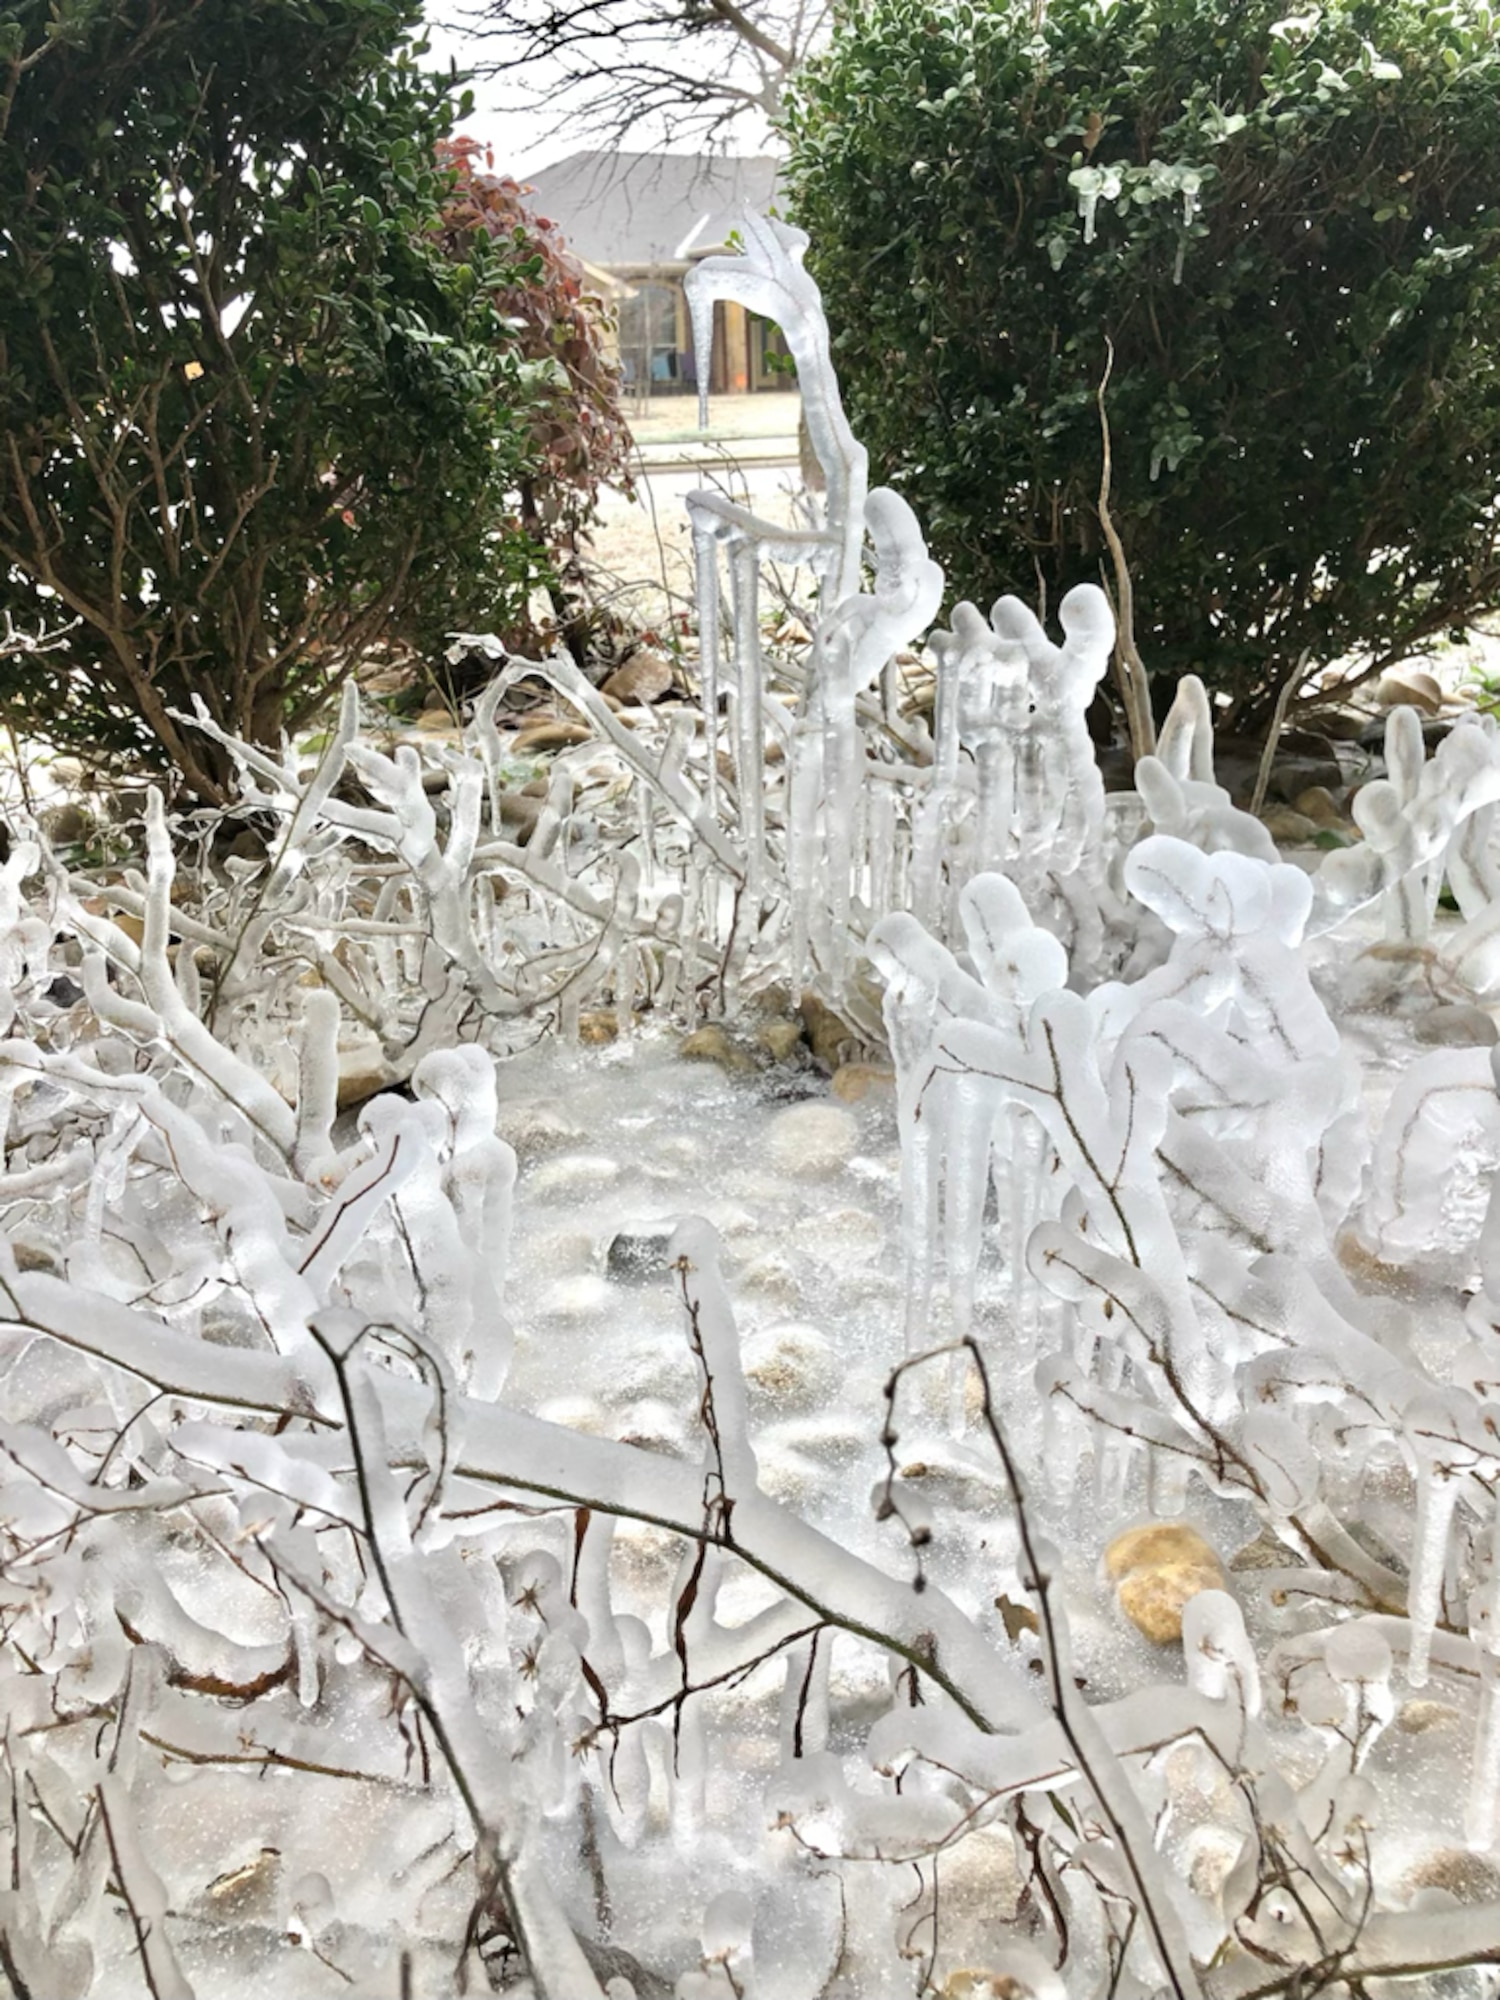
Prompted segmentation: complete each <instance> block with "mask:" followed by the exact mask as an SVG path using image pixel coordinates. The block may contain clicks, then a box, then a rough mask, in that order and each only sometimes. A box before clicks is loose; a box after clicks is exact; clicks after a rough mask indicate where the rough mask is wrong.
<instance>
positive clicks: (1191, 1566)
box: [1104, 1521, 1226, 1646]
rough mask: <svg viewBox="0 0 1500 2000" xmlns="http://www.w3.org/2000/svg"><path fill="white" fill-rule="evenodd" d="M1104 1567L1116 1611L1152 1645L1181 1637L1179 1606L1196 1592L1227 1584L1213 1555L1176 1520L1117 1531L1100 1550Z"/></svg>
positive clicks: (1193, 1531)
mask: <svg viewBox="0 0 1500 2000" xmlns="http://www.w3.org/2000/svg"><path fill="white" fill-rule="evenodd" d="M1104 1569H1105V1574H1106V1575H1107V1576H1108V1577H1109V1579H1110V1581H1111V1583H1113V1584H1114V1586H1115V1596H1116V1599H1117V1601H1118V1603H1119V1606H1120V1609H1121V1610H1122V1611H1123V1612H1124V1614H1125V1616H1126V1617H1127V1618H1128V1619H1129V1620H1130V1622H1131V1624H1132V1625H1134V1627H1135V1629H1136V1630H1137V1631H1138V1632H1139V1633H1140V1634H1141V1635H1142V1637H1143V1638H1146V1639H1149V1640H1150V1641H1151V1643H1152V1645H1154V1646H1171V1645H1175V1644H1176V1643H1177V1641H1178V1640H1180V1639H1181V1637H1182V1608H1183V1606H1184V1605H1185V1604H1186V1603H1187V1601H1188V1599H1189V1598H1191V1597H1196V1596H1197V1595H1198V1593H1199V1591H1200V1590H1223V1589H1225V1588H1226V1583H1225V1578H1224V1571H1223V1568H1222V1567H1221V1565H1220V1562H1219V1558H1218V1556H1217V1555H1216V1554H1215V1553H1214V1551H1213V1549H1212V1548H1210V1546H1209V1545H1208V1543H1207V1542H1206V1541H1205V1540H1204V1539H1203V1537H1202V1536H1201V1535H1200V1534H1199V1533H1198V1531H1197V1529H1196V1528H1190V1527H1188V1526H1186V1524H1185V1523H1183V1522H1180V1521H1153V1522H1149V1523H1147V1524H1146V1525H1145V1526H1142V1527H1139V1528H1128V1529H1127V1530H1126V1531H1125V1533H1124V1534H1123V1535H1116V1537H1115V1539H1114V1540H1113V1541H1112V1542H1111V1543H1110V1545H1109V1547H1108V1548H1107V1549H1106V1550H1105V1551H1104Z"/></svg>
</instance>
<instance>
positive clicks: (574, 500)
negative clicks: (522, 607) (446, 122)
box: [438, 137, 630, 550]
mask: <svg viewBox="0 0 1500 2000" xmlns="http://www.w3.org/2000/svg"><path fill="white" fill-rule="evenodd" d="M438 150H439V157H440V158H441V160H442V162H443V164H444V165H445V166H446V167H448V168H449V169H450V171H451V172H452V174H453V176H454V181H453V190H452V193H451V194H450V195H449V197H448V200H447V202H446V204H445V206H444V213H443V230H442V237H441V240H442V242H443V244H444V246H445V247H446V248H447V250H448V251H449V254H450V255H451V256H452V257H453V258H454V259H455V260H457V261H459V262H462V261H464V258H465V253H466V251H467V250H468V248H469V246H470V244H471V242H472V239H473V236H474V234H475V232H476V231H478V230H483V231H484V232H485V233H486V235H488V236H489V237H491V238H493V239H495V242H496V247H497V248H501V247H503V248H504V250H505V252H506V255H507V260H508V262H509V264H510V266H511V268H513V269H515V270H516V271H517V272H518V273H519V274H520V281H519V282H517V283H514V284H511V285H508V286H506V287H505V288H504V289H503V290H500V291H497V292H495V293H493V295H492V303H493V304H494V306H495V307H496V309H497V310H498V311H499V313H500V314H501V316H502V317H503V318H504V319H506V320H507V321H509V322H511V323H512V325H514V326H515V328H516V331H517V334H518V336H519V339H520V343H521V347H522V350H523V352H524V353H525V355H526V359H527V361H528V362H529V363H530V364H531V365H532V366H533V367H534V368H535V369H536V370H537V371H538V377H539V383H538V386H540V387H541V388H542V389H543V392H544V393H543V395H542V396H541V397H540V399H539V401H538V403H537V404H536V405H535V406H534V408H533V410H532V412H531V413H530V416H529V422H530V424H531V429H532V434H533V439H534V442H535V443H536V445H537V446H538V447H539V449H540V459H541V467H542V470H541V472H540V473H539V474H536V475H533V476H532V477H531V478H530V479H528V480H527V482H526V483H525V486H524V489H523V493H522V508H523V518H524V521H525V524H526V526H527V527H529V528H530V529H532V530H533V531H534V532H536V533H538V534H540V535H542V536H544V537H545V538H546V540H547V541H548V543H549V544H550V545H551V546H552V547H554V548H559V549H564V550H567V549H571V548H572V547H573V546H574V544H575V541H576V537H577V535H578V533H579V531H580V530H581V529H582V528H583V527H584V526H585V524H586V523H587V522H588V521H589V520H590V519H591V518H592V516H593V514H594V511H595V508H596V506H597V503H598V498H599V489H600V487H601V486H604V485H612V486H617V487H622V488H624V489H625V490H626V491H629V490H630V470H629V453H630V432H629V430H628V428H627V426H626V422H625V418H624V415H623V413H622V411H621V408H620V398H619V387H620V370H619V365H618V363H617V362H616V361H615V360H614V359H612V357H611V355H610V352H609V350H608V346H607V344H606V336H607V333H608V328H609V313H608V308H607V307H606V306H605V305H604V304H603V303H602V302H601V301H600V300H599V299H597V298H595V297H593V296H591V295H590V294H589V292H588V291H587V290H586V289H585V283H584V278H583V272H582V268H581V266H580V264H579V262H578V260H577V258H575V257H574V256H573V255H572V254H571V253H570V251H569V250H568V248H567V245H566V244H565V242H564V240H563V236H562V232H561V230H559V229H558V228H557V226H556V224H555V223H552V222H548V221H547V220H546V219H545V218H544V217H542V216H539V215H537V214H535V213H534V211H533V210H532V209H531V208H530V207H529V206H528V205H527V201H526V190H525V189H524V188H523V187H522V186H521V184H520V183H519V182H518V181H515V180H513V179H511V178H510V177H509V176H508V175H502V174H496V173H494V172H493V171H492V168H493V165H494V159H493V155H492V154H491V153H490V152H489V150H488V149H487V148H486V147H483V146H481V145H480V144H479V142H478V141H477V140H475V139H468V138H463V137H459V138H454V139H448V140H444V141H443V142H442V143H441V145H440V146H439V149H438ZM481 162H482V163H483V164H481ZM549 383H550V391H551V392H550V393H546V391H547V389H548V386H549Z"/></svg>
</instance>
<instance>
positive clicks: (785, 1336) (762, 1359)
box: [741, 1321, 839, 1410]
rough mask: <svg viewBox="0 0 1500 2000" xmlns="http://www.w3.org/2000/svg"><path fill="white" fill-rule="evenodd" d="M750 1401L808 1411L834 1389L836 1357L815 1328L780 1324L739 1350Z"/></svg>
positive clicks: (792, 1322)
mask: <svg viewBox="0 0 1500 2000" xmlns="http://www.w3.org/2000/svg"><path fill="white" fill-rule="evenodd" d="M741 1356H742V1361H743V1366H744V1370H745V1382H746V1385H747V1387H748V1388H749V1390H750V1394H751V1398H752V1400H753V1401H756V1402H761V1403H766V1404H770V1405H772V1406H774V1407H775V1408H777V1409H784V1410H797V1409H810V1408H813V1407H815V1406H816V1405H817V1404H819V1403H821V1402H823V1401H824V1400H825V1399H826V1398H827V1397H828V1396H829V1395H831V1393H832V1392H833V1390H834V1388H835V1387H836V1386H837V1383H838V1377H839V1362H838V1356H837V1354H836V1353H835V1352H834V1350H833V1347H832V1345H831V1344H830V1342H829V1341H828V1339H827V1337H826V1335H824V1334H822V1333H820V1332H819V1331H818V1329H817V1328H816V1327H815V1326H806V1325H802V1324H800V1323H798V1322H796V1321H783V1322H781V1323H780V1324H779V1325H776V1326H767V1327H763V1328H762V1329H761V1330H760V1332H758V1333H753V1334H751V1336H750V1338H749V1339H748V1340H747V1341H746V1342H745V1343H744V1346H743V1347H742V1349H741Z"/></svg>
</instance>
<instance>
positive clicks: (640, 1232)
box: [604, 1222, 673, 1285]
mask: <svg viewBox="0 0 1500 2000" xmlns="http://www.w3.org/2000/svg"><path fill="white" fill-rule="evenodd" d="M672 1229H673V1224H671V1223H670V1222H664V1223H653V1222H638V1223H632V1224H631V1225H630V1226H629V1227H628V1228H625V1229H620V1230H617V1231H616V1232H615V1234H614V1235H613V1236H612V1237H611V1238H610V1240H609V1248H608V1250H606V1251H605V1253H604V1268H605V1271H606V1272H607V1273H608V1275H609V1276H610V1277H611V1278H614V1279H616V1280H617V1281H618V1282H619V1283H621V1284H624V1285H638V1284H640V1283H641V1282H642V1281H643V1280H645V1279H647V1278H662V1277H665V1276H666V1274H667V1271H668V1269H669V1265H668V1263H667V1245H668V1243H670V1242H671V1240H672Z"/></svg>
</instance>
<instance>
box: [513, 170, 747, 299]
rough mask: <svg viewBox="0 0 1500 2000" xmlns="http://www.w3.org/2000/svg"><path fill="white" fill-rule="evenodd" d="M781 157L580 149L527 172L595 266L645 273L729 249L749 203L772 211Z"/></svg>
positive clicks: (536, 193)
mask: <svg viewBox="0 0 1500 2000" xmlns="http://www.w3.org/2000/svg"><path fill="white" fill-rule="evenodd" d="M779 164H780V162H779V161H777V160H775V159H773V158H771V157H770V156H769V155H764V154H763V155H760V156H758V157H753V158H749V159H724V158H721V157H719V156H718V155H714V154H699V153H574V154H572V155H570V157H569V158H568V159H566V160H559V161H558V163H557V165H556V166H553V167H544V168H543V169H542V170H541V172H540V173H535V174H530V175H528V176H527V184H528V185H529V186H530V187H531V188H532V189H533V193H532V196H531V205H532V207H533V208H534V209H535V210H536V212H537V213H538V214H539V215H542V216H545V217H546V218H547V219H548V220H549V221H551V222H555V223H556V224H557V226H558V228H559V229H560V230H561V231H562V233H563V235H564V237H565V238H566V239H567V244H568V248H569V249H570V250H573V251H575V252H576V253H577V255H578V256H580V257H586V258H587V259H588V261H589V262H590V263H591V264H603V265H606V266H609V267H612V268H616V269H621V268H623V269H625V270H633V271H641V270H645V269H649V268H650V267H651V266H653V265H661V264H677V265H682V264H686V263H689V262H691V261H692V260H693V259H695V258H697V257H701V256H702V255H703V254H704V252H705V251H708V250H716V249H721V248H722V247H723V244H724V239H725V238H726V237H727V236H728V234H729V232H730V231H731V230H732V229H734V228H736V227H737V226H738V225H739V222H740V220H741V218H742V215H743V212H744V210H745V209H746V208H750V209H753V210H754V211H755V212H756V213H757V214H760V215H764V214H765V212H766V210H767V209H768V208H769V207H770V205H771V203H772V201H773V199H774V198H775V193H776V170H777V167H778V166H779Z"/></svg>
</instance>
